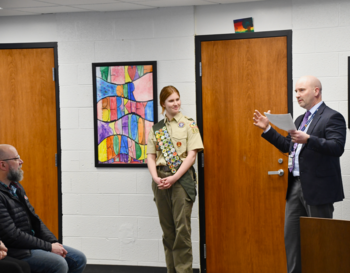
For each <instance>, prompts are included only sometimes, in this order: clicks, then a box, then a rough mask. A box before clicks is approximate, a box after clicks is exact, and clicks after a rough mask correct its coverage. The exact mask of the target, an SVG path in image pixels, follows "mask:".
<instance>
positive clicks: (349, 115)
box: [348, 57, 350, 129]
mask: <svg viewBox="0 0 350 273" xmlns="http://www.w3.org/2000/svg"><path fill="white" fill-rule="evenodd" d="M348 128H349V129H350V57H348Z"/></svg>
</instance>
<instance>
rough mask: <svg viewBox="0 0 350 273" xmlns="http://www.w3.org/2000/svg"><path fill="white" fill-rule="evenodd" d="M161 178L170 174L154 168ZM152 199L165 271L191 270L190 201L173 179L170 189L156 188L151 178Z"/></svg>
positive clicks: (182, 272)
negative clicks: (158, 225)
mask: <svg viewBox="0 0 350 273" xmlns="http://www.w3.org/2000/svg"><path fill="white" fill-rule="evenodd" d="M157 173H158V176H159V177H161V178H164V177H167V176H169V175H171V173H169V172H162V171H160V170H157ZM152 189H153V193H154V201H155V202H156V205H157V208H158V215H159V222H160V225H161V227H162V230H163V245H164V251H165V261H166V264H167V269H168V273H192V272H193V271H192V260H193V258H192V242H191V212H192V206H193V202H192V200H191V199H190V198H189V197H188V195H187V193H186V192H185V190H184V188H183V187H182V186H181V184H180V183H179V182H176V183H175V184H174V185H172V186H171V188H170V189H167V190H160V189H158V186H157V184H156V183H155V182H154V181H152Z"/></svg>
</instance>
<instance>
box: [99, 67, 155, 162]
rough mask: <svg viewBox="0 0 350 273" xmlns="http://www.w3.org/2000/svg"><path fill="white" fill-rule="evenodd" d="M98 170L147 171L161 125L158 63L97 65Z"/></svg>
mask: <svg viewBox="0 0 350 273" xmlns="http://www.w3.org/2000/svg"><path fill="white" fill-rule="evenodd" d="M92 76H93V96H94V98H93V101H94V135H95V147H94V148H95V166H96V167H146V166H147V138H148V133H149V131H150V130H151V128H152V126H153V125H154V124H155V123H157V121H158V120H157V119H158V111H157V62H156V61H149V62H123V63H93V64H92Z"/></svg>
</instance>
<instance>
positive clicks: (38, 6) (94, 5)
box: [0, 0, 263, 16]
mask: <svg viewBox="0 0 350 273" xmlns="http://www.w3.org/2000/svg"><path fill="white" fill-rule="evenodd" d="M254 1H263V0H0V8H1V9H0V16H18V15H40V14H50V13H65V12H93V11H100V12H106V11H122V10H140V9H154V8H161V7H175V6H202V5H215V4H229V3H242V2H254Z"/></svg>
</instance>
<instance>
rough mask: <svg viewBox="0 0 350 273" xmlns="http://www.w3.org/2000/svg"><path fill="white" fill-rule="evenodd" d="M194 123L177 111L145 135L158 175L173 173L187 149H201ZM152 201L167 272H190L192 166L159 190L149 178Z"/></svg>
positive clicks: (193, 186)
mask: <svg viewBox="0 0 350 273" xmlns="http://www.w3.org/2000/svg"><path fill="white" fill-rule="evenodd" d="M203 148H204V147H203V142H202V139H201V136H200V134H199V130H198V127H197V125H196V123H195V122H194V121H193V120H192V119H190V118H188V117H185V116H184V115H182V114H181V113H178V114H177V115H176V116H175V117H174V118H173V119H172V120H171V121H169V120H167V118H166V117H165V119H164V120H162V121H160V122H158V123H157V124H155V125H154V126H153V128H152V129H151V130H150V132H149V135H148V143H147V154H156V166H157V174H158V176H159V177H161V178H164V177H167V176H170V175H172V174H174V173H175V172H176V171H177V169H179V167H180V165H181V162H182V161H183V160H184V159H185V158H186V157H187V153H188V151H192V150H198V151H202V150H203ZM152 189H153V193H154V201H155V202H156V205H157V208H158V215H159V222H160V225H161V227H162V230H163V245H164V251H165V260H166V264H167V268H168V273H176V272H177V273H187V272H188V273H189V272H191V273H192V243H191V212H192V206H193V202H194V201H195V196H196V176H195V172H194V169H193V167H191V168H190V169H189V170H188V171H187V172H186V173H185V174H184V175H183V176H182V177H181V178H180V179H179V180H178V181H177V182H176V183H174V184H173V185H172V186H171V187H170V188H169V189H166V190H160V189H158V186H157V184H156V183H155V182H154V181H152Z"/></svg>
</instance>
